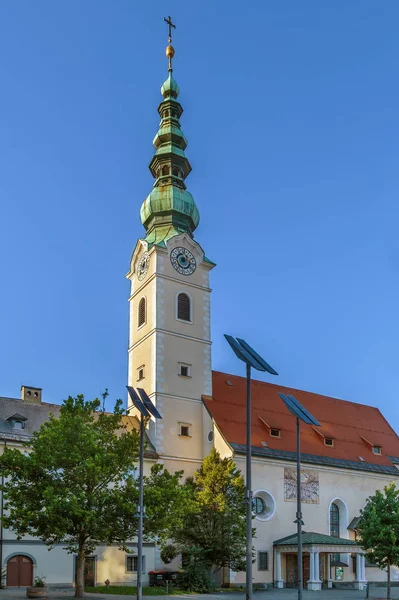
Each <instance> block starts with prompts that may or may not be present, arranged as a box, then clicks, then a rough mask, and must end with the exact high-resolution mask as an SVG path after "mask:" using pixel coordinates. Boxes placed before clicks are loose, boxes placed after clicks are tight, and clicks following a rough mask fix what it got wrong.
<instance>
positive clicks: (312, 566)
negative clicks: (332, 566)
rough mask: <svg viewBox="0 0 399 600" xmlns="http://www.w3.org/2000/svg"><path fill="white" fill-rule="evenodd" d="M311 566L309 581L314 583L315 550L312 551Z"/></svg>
mask: <svg viewBox="0 0 399 600" xmlns="http://www.w3.org/2000/svg"><path fill="white" fill-rule="evenodd" d="M309 566H310V577H309V581H311V582H312V583H313V581H314V552H313V550H311V551H310V558H309Z"/></svg>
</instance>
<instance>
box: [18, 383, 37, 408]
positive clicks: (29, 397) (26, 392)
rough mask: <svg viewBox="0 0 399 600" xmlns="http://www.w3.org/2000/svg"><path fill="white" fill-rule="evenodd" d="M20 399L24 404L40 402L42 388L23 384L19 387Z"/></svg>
mask: <svg viewBox="0 0 399 600" xmlns="http://www.w3.org/2000/svg"><path fill="white" fill-rule="evenodd" d="M21 399H22V400H23V402H25V403H26V404H41V403H42V388H37V387H31V386H30V385H23V386H22V387H21Z"/></svg>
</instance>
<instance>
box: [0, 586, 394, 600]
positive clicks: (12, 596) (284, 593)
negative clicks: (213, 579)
mask: <svg viewBox="0 0 399 600" xmlns="http://www.w3.org/2000/svg"><path fill="white" fill-rule="evenodd" d="M297 595H298V594H297V591H296V590H267V591H264V592H259V591H258V592H255V593H254V600H296V598H297ZM73 596H74V592H73V591H70V590H69V591H61V590H57V591H52V590H50V592H49V600H69V599H70V598H73ZM365 596H366V592H365V591H364V592H358V591H355V590H324V591H322V592H308V591H307V590H304V593H303V598H304V600H319V599H320V600H360V599H361V598H362V599H363V598H365ZM385 597H386V590H385V589H384V588H371V589H370V598H373V600H376V599H377V598H381V599H382V598H385ZM21 598H25V590H24V589H20V590H0V600H3V599H4V600H20V599H21ZM85 598H88V599H89V598H96V599H98V600H123V599H124V598H126V599H128V598H133V597H132V596H114V595H105V594H85ZM147 598H151V599H152V600H155V599H156V598H160V600H161V599H164V600H179V598H180V599H182V600H183V599H184V600H185V599H187V600H245V594H234V593H232V592H226V593H225V594H199V595H197V596H196V595H192V594H184V595H183V594H182V595H181V596H166V595H165V596H147ZM392 598H399V588H393V589H392Z"/></svg>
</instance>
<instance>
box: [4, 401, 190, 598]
mask: <svg viewBox="0 0 399 600" xmlns="http://www.w3.org/2000/svg"><path fill="white" fill-rule="evenodd" d="M99 407H100V401H99V400H97V399H95V400H93V401H86V400H85V399H84V397H83V396H82V395H80V396H77V397H76V398H72V397H69V398H68V399H67V400H65V401H64V403H63V405H62V406H61V410H60V414H59V417H57V418H56V417H54V416H51V417H50V418H49V420H48V421H46V422H45V423H44V424H43V425H42V426H41V427H40V429H39V430H38V431H37V432H35V433H34V434H33V437H32V439H31V441H30V442H29V444H26V450H25V451H22V452H21V451H19V450H15V449H14V450H11V449H7V448H6V449H5V451H4V454H3V455H2V456H1V457H0V468H1V469H2V470H3V473H4V475H5V476H6V477H7V481H6V484H5V485H4V486H3V488H2V491H3V493H4V500H5V506H4V507H5V511H6V512H5V516H4V519H3V526H4V527H7V528H10V529H13V530H14V531H15V532H16V533H17V535H18V537H22V536H23V535H26V534H30V535H33V536H34V537H38V538H39V539H41V540H42V541H43V542H44V543H45V544H46V545H47V546H49V549H51V548H52V547H53V546H54V545H55V544H59V543H61V544H63V545H64V548H65V549H66V550H67V551H68V552H70V553H76V554H77V569H76V570H77V585H76V594H75V595H76V597H81V596H83V591H84V590H83V586H84V575H83V573H84V562H85V557H86V556H87V555H90V554H91V553H92V552H93V551H94V548H95V547H96V546H97V545H98V544H101V543H106V544H111V543H117V544H118V545H119V547H120V548H122V549H125V550H126V549H127V548H126V542H127V541H128V540H131V539H133V538H134V537H135V536H136V533H137V503H138V482H137V480H135V478H134V477H133V475H132V472H133V470H134V465H135V463H136V460H137V456H138V451H139V437H138V434H137V432H136V431H135V430H132V431H130V432H128V431H127V430H126V428H125V426H124V425H123V421H122V410H121V401H117V402H116V405H115V409H114V412H113V413H111V414H107V413H105V412H104V411H100V412H98V409H99ZM28 448H30V449H28ZM180 477H181V474H175V475H170V474H169V473H168V472H167V471H165V470H164V469H163V467H162V466H158V465H155V467H154V468H153V469H152V471H151V474H150V475H149V476H148V477H147V478H146V482H145V483H146V492H145V497H144V502H145V504H146V505H147V519H146V520H145V532H146V537H147V538H148V539H149V538H151V537H152V538H159V539H162V538H164V537H166V535H167V533H166V531H165V530H166V529H167V528H168V527H169V526H170V524H171V523H173V519H174V517H173V515H174V512H175V511H174V502H175V501H176V502H178V501H179V497H180V496H179V494H180V489H181V486H180V485H179V480H180ZM160 496H162V497H163V499H164V500H165V503H164V504H162V503H160V501H159V497H160ZM179 514H180V513H179V511H178V510H176V515H177V517H178V515H179ZM177 517H176V518H177Z"/></svg>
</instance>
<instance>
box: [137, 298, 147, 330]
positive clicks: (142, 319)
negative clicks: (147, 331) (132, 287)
mask: <svg viewBox="0 0 399 600" xmlns="http://www.w3.org/2000/svg"><path fill="white" fill-rule="evenodd" d="M145 313H146V306H145V298H141V300H140V302H139V318H138V326H139V327H141V325H144V323H145Z"/></svg>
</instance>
